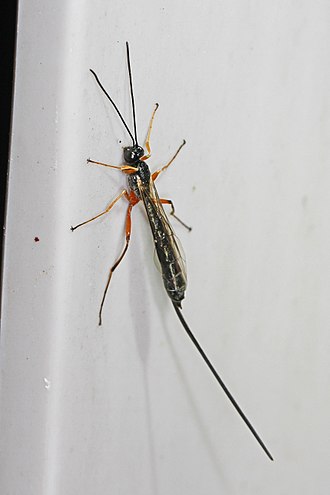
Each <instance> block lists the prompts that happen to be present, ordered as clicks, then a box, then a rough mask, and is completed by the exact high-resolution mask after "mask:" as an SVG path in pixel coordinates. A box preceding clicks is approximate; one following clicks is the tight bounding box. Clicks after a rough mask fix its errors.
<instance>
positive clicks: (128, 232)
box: [99, 203, 134, 325]
mask: <svg viewBox="0 0 330 495" xmlns="http://www.w3.org/2000/svg"><path fill="white" fill-rule="evenodd" d="M133 206H134V204H132V203H130V204H129V205H128V209H127V214H126V229H125V230H126V243H125V247H124V249H123V251H122V253H121V255H120V256H119V258H118V259H117V261H116V262H115V264H114V265H113V266H112V267H111V268H110V272H109V276H108V280H107V284H106V286H105V289H104V292H103V297H102V301H101V305H100V311H99V325H102V310H103V305H104V301H105V298H106V295H107V292H108V288H109V285H110V280H111V277H112V274H113V272H114V271H115V269H116V268H117V266H118V265H119V264H120V262H121V261H122V259H123V258H124V256H125V254H126V252H127V249H128V245H129V241H130V237H131V227H132V222H131V211H132V208H133Z"/></svg>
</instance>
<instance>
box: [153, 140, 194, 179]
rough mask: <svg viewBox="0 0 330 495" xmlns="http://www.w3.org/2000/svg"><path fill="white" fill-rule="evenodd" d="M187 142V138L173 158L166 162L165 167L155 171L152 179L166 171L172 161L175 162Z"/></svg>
mask: <svg viewBox="0 0 330 495" xmlns="http://www.w3.org/2000/svg"><path fill="white" fill-rule="evenodd" d="M185 144H186V141H185V139H184V140H183V143H182V144H181V145H180V146H179V148H178V149H177V151H176V153H175V154H174V156H173V157H172V158H171V160H170V161H169V162H168V163H167V164H166V165H164V167H162V168H160V169H159V170H156V172H154V173H153V174H152V180H156V179H157V177H158V175H159V174H160V173H161V172H164V171H165V170H166V169H167V168H168V167H169V166H170V165H171V163H173V162H174V160H175V159H176V157H177V156H178V154H179V153H180V151H181V149H182V148H183V147H184V145H185Z"/></svg>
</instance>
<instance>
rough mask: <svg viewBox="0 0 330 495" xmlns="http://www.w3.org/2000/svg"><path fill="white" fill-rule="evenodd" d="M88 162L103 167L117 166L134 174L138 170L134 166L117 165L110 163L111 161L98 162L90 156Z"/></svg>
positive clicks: (118, 168)
mask: <svg viewBox="0 0 330 495" xmlns="http://www.w3.org/2000/svg"><path fill="white" fill-rule="evenodd" d="M87 163H94V164H95V165H102V166H103V167H109V168H115V169H117V170H120V171H121V172H124V173H126V174H133V173H134V172H137V171H138V169H137V168H136V167H132V166H131V165H121V166H120V167H117V166H116V165H110V164H109V163H103V162H96V161H94V160H91V159H90V158H88V159H87Z"/></svg>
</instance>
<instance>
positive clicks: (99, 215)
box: [71, 189, 128, 232]
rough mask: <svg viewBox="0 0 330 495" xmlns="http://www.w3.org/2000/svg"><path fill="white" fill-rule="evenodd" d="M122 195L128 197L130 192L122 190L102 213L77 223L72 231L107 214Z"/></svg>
mask: <svg viewBox="0 0 330 495" xmlns="http://www.w3.org/2000/svg"><path fill="white" fill-rule="evenodd" d="M122 196H126V198H127V199H128V193H127V191H126V189H124V191H122V192H121V193H120V194H119V195H118V196H117V197H116V198H115V199H114V200H113V201H112V202H111V203H110V204H109V206H108V207H107V208H106V209H105V210H104V211H102V212H101V213H99V214H98V215H95V217H93V218H90V219H89V220H86V221H85V222H82V223H78V225H76V226H75V227H71V230H72V232H73V231H74V230H76V229H77V228H78V227H81V226H82V225H86V223H89V222H92V221H93V220H96V219H97V218H99V217H101V216H102V215H105V214H106V213H108V212H109V211H110V210H111V208H112V207H113V206H114V205H115V204H116V203H117V201H118V200H119V199H120V198H121V197H122Z"/></svg>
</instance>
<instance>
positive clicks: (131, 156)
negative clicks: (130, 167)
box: [124, 145, 144, 163]
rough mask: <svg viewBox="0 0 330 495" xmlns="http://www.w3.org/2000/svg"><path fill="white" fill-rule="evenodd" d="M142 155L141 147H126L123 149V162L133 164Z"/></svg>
mask: <svg viewBox="0 0 330 495" xmlns="http://www.w3.org/2000/svg"><path fill="white" fill-rule="evenodd" d="M143 155H144V149H143V148H142V146H138V145H134V146H126V148H124V160H125V162H126V163H135V162H137V161H138V160H139V159H140V158H141V157H142V156H143Z"/></svg>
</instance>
